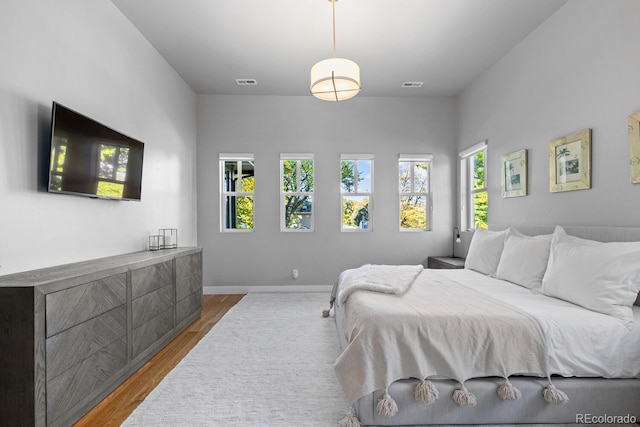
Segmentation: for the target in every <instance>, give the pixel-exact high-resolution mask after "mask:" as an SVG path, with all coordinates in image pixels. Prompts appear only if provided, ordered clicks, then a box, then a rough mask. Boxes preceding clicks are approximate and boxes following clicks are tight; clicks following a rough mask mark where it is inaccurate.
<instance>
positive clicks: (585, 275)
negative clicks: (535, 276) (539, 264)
mask: <svg viewBox="0 0 640 427" xmlns="http://www.w3.org/2000/svg"><path fill="white" fill-rule="evenodd" d="M638 291H640V242H611V243H602V242H596V241H593V240H585V239H580V238H578V237H574V236H568V235H567V234H566V233H565V231H564V229H562V227H556V230H555V232H554V234H553V240H552V242H551V254H550V256H549V265H548V266H547V271H546V273H545V275H544V278H543V279H542V289H541V292H542V293H543V294H545V295H549V296H552V297H556V298H561V299H563V300H566V301H569V302H572V303H574V304H578V305H581V306H582V307H585V308H588V309H591V310H594V311H598V312H600V313H604V314H608V315H611V316H614V317H616V318H618V319H620V320H621V321H622V322H623V323H625V324H626V325H627V327H630V326H631V324H632V323H633V311H632V310H631V306H632V305H633V303H634V301H635V299H636V297H637V295H638Z"/></svg>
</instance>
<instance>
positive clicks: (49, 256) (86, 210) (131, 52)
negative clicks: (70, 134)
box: [0, 0, 197, 275]
mask: <svg viewBox="0 0 640 427" xmlns="http://www.w3.org/2000/svg"><path fill="white" fill-rule="evenodd" d="M0 33H1V36H0V58H1V63H2V66H1V67H0V207H1V208H0V266H1V267H0V275H5V274H9V273H13V272H20V271H27V270H31V269H34V268H41V267H47V266H53V265H59V264H65V263H69V262H76V261H82V260H86V259H92V258H99V257H103V256H108V255H114V254H121V253H126V252H134V251H139V250H145V249H146V248H147V241H148V240H147V237H148V235H149V234H150V233H157V230H158V228H177V229H178V230H179V236H178V237H179V240H180V241H179V243H180V245H181V246H189V245H190V246H195V244H196V217H197V215H196V173H195V168H196V124H195V119H196V112H195V108H196V97H195V94H194V93H193V91H192V90H191V89H190V88H189V87H188V86H187V85H186V84H185V83H184V81H183V80H182V79H181V78H180V76H178V74H177V73H176V72H175V71H174V70H173V69H172V68H171V67H170V66H169V65H168V64H167V63H166V61H165V60H164V59H163V58H162V57H161V56H160V54H159V53H158V52H157V51H156V50H155V49H154V48H153V47H152V46H151V44H150V43H149V42H148V41H147V40H146V39H145V38H144V37H143V36H142V35H141V34H140V33H139V32H138V30H137V29H136V28H134V27H133V25H132V24H131V23H130V22H129V21H128V20H127V19H126V18H125V17H124V16H123V15H122V13H121V12H120V10H119V9H117V8H116V6H114V4H113V3H111V2H110V1H109V0H92V1H84V0H68V1H67V0H65V1H63V2H58V1H37V2H32V1H23V0H3V1H2V2H0ZM53 101H57V102H60V103H62V104H63V105H66V106H68V107H69V108H72V109H74V110H77V111H78V112H80V113H82V114H84V115H87V116H89V117H91V118H93V119H95V120H98V121H100V122H102V123H104V124H106V125H108V126H110V127H112V128H114V129H116V130H118V131H120V132H122V133H124V134H127V135H129V136H131V137H133V138H136V139H139V140H141V141H143V142H144V143H145V153H144V170H143V175H144V176H143V182H142V201H141V202H118V201H109V200H92V199H89V198H83V197H77V196H69V195H59V194H49V193H44V192H39V191H38V168H39V167H43V166H44V167H46V162H45V163H44V164H40V163H39V161H40V160H39V157H38V150H39V147H40V146H41V145H46V144H48V140H49V138H50V120H51V104H52V102H53Z"/></svg>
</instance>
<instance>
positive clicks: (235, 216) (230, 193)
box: [220, 154, 255, 231]
mask: <svg viewBox="0 0 640 427" xmlns="http://www.w3.org/2000/svg"><path fill="white" fill-rule="evenodd" d="M220 171H221V175H222V176H221V182H222V192H221V201H220V205H221V210H222V212H221V215H220V229H221V230H222V231H236V230H238V231H240V230H243V231H246V230H253V198H254V187H255V176H254V160H253V154H220Z"/></svg>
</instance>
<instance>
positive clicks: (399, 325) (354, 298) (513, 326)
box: [335, 269, 567, 416]
mask: <svg viewBox="0 0 640 427" xmlns="http://www.w3.org/2000/svg"><path fill="white" fill-rule="evenodd" d="M340 281H341V280H339V283H338V289H337V291H338V295H339V293H340V287H341V283H340ZM339 305H340V303H339ZM341 310H342V311H343V312H344V316H343V317H344V319H343V325H341V326H342V327H343V328H344V331H340V332H341V333H344V334H345V337H347V341H348V344H347V346H346V348H345V349H344V351H343V353H342V354H341V355H340V356H339V357H338V359H337V360H336V363H335V370H336V374H337V376H338V380H339V382H340V384H341V386H342V388H343V390H344V393H345V396H346V398H347V400H348V401H349V403H353V402H355V401H356V400H358V399H359V398H361V397H363V396H366V395H368V394H369V393H372V392H373V391H376V390H384V393H383V398H382V399H380V401H379V402H378V406H377V411H378V413H380V414H381V415H387V416H392V415H394V414H395V412H396V411H397V407H396V405H395V402H394V401H393V398H392V396H389V394H388V392H387V389H388V387H389V385H391V383H393V382H394V381H397V380H400V379H406V378H416V379H418V380H421V381H420V382H419V384H418V386H417V387H416V390H415V397H416V399H417V400H419V401H422V402H425V403H431V402H432V401H433V400H434V399H435V398H437V396H438V392H437V390H436V389H435V388H434V387H433V383H431V382H430V381H428V380H429V379H434V378H439V379H441V378H448V379H453V380H456V381H458V382H459V383H460V388H459V390H457V391H456V393H454V395H453V396H452V398H453V399H454V400H455V401H456V403H458V404H459V405H461V406H474V405H475V404H476V402H475V397H474V396H473V394H471V393H469V392H468V390H467V389H466V388H465V386H464V382H465V381H466V380H469V379H471V378H478V377H491V376H497V377H503V378H505V381H504V383H503V384H502V385H501V386H500V387H499V389H498V390H497V393H498V395H500V397H501V398H503V399H505V400H513V399H517V398H518V397H519V391H518V390H517V389H515V388H514V387H513V386H512V385H511V383H510V382H509V380H508V378H509V376H511V375H530V376H538V377H546V378H550V373H549V372H548V351H547V345H546V338H545V334H544V331H543V329H542V328H541V327H540V325H539V323H538V322H537V321H536V320H535V319H534V318H533V317H531V316H530V315H528V314H526V313H524V312H521V311H520V310H518V309H517V308H515V307H513V306H511V305H509V304H507V303H504V302H500V301H498V300H496V299H494V298H492V297H490V296H487V295H485V294H483V293H480V292H478V291H476V290H474V289H472V288H471V287H468V286H465V285H462V284H459V283H457V282H455V281H452V280H449V279H447V278H445V277H444V276H442V275H440V274H438V273H437V270H429V269H426V270H423V271H421V272H420V274H419V275H418V276H417V278H416V279H415V281H414V282H413V285H412V286H411V287H409V289H408V290H407V291H406V292H405V293H403V294H400V295H387V294H381V293H374V292H357V293H353V294H351V296H350V297H349V300H348V301H347V302H346V303H344V306H343V307H341ZM339 326H340V325H339ZM543 394H544V398H545V399H546V400H547V401H548V402H552V403H565V402H566V399H567V398H566V395H565V394H564V393H562V392H561V391H560V390H557V389H555V387H553V385H552V384H551V383H550V382H549V386H548V387H547V388H546V389H545V390H544V391H543Z"/></svg>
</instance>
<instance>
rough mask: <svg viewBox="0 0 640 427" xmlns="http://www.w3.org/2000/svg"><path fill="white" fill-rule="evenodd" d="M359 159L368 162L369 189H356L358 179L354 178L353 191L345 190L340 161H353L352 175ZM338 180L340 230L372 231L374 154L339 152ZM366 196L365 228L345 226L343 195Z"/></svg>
mask: <svg viewBox="0 0 640 427" xmlns="http://www.w3.org/2000/svg"><path fill="white" fill-rule="evenodd" d="M360 160H365V161H369V162H370V167H369V171H370V189H369V192H361V191H358V180H356V179H354V183H353V187H354V191H353V192H345V191H343V189H342V162H345V161H352V162H354V170H353V173H354V176H357V174H358V161H360ZM339 169H340V181H339V185H340V231H343V232H347V233H359V232H364V233H368V232H372V231H373V225H374V216H375V215H374V212H373V211H374V203H373V192H374V155H373V154H340V168H339ZM359 196H361V197H365V196H366V197H368V198H369V204H368V209H367V213H368V217H369V218H368V220H367V228H347V227H345V225H344V218H343V215H344V199H345V197H359Z"/></svg>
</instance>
